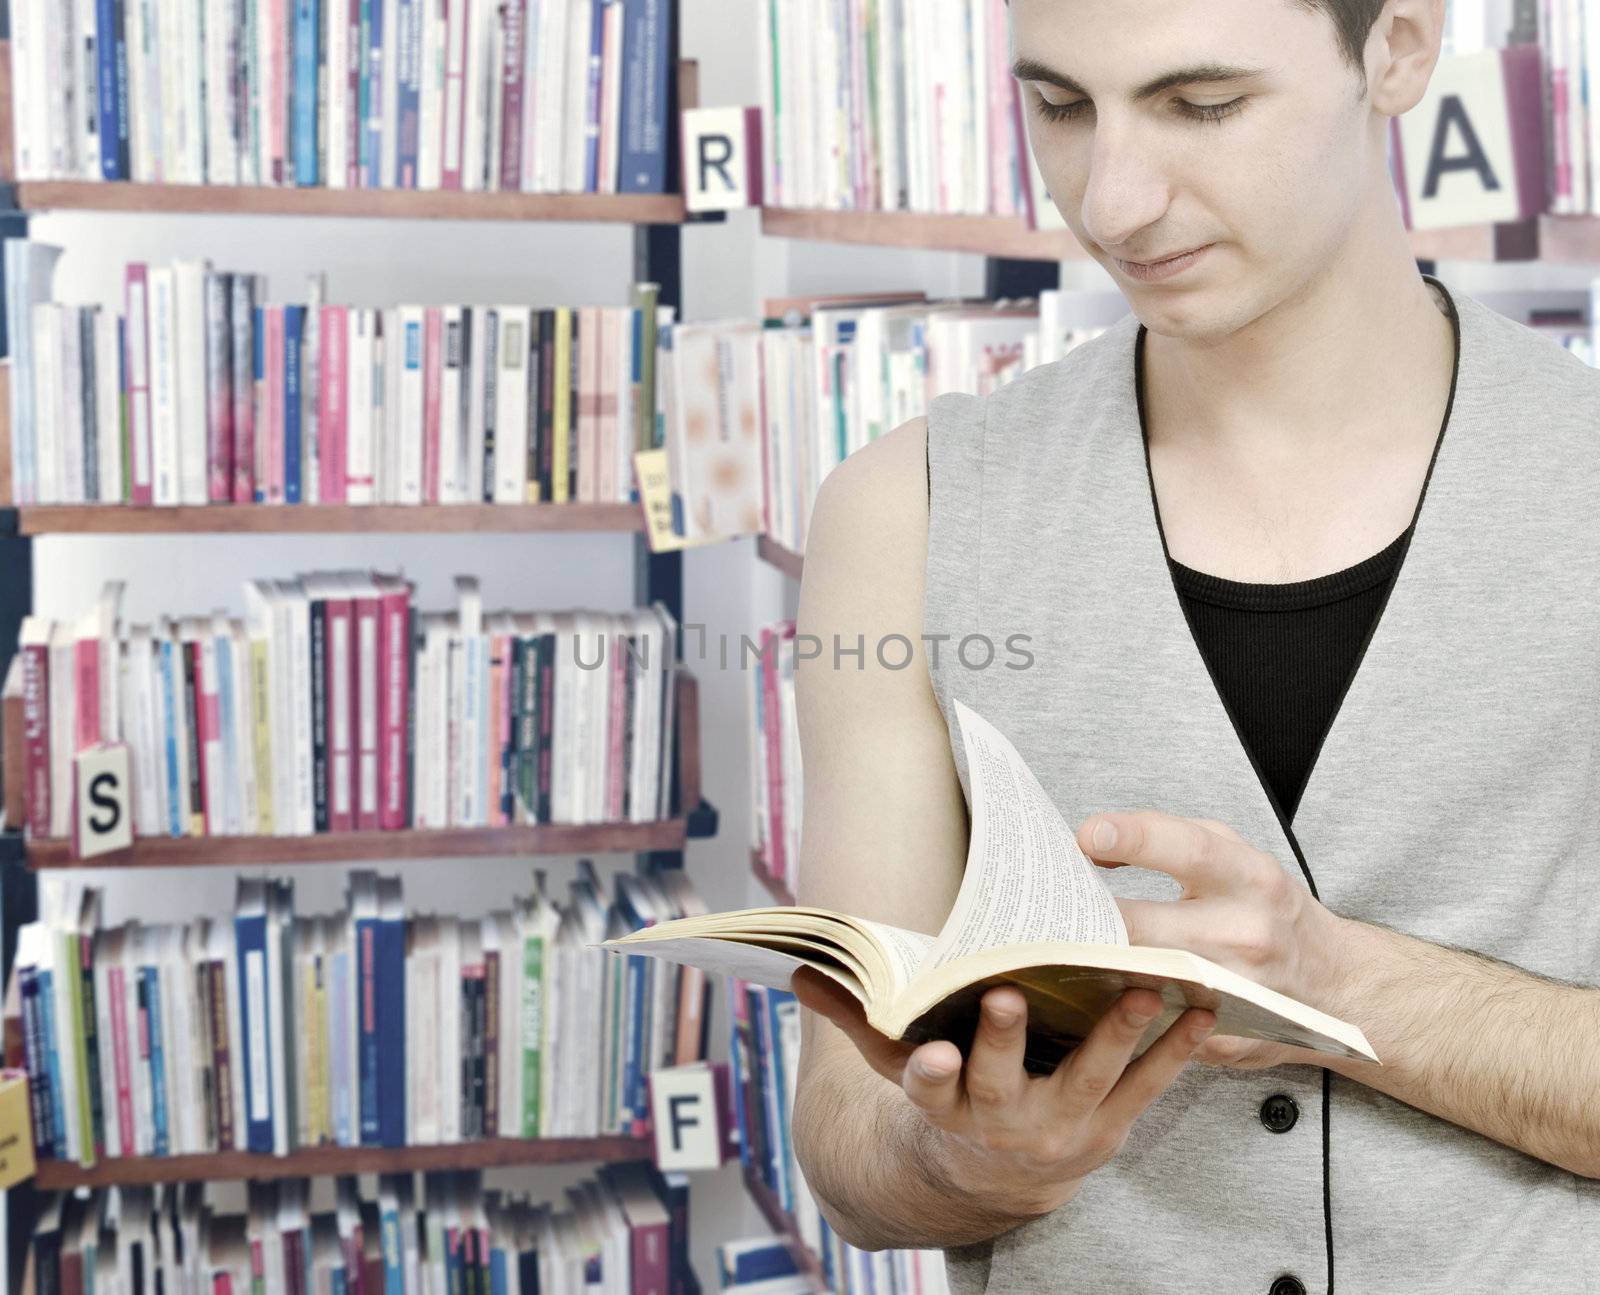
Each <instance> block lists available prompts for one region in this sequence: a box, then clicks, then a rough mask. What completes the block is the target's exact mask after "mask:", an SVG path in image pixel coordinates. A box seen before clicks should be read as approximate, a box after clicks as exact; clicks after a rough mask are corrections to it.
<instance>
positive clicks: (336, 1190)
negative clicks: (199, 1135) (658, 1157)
mask: <svg viewBox="0 0 1600 1295" xmlns="http://www.w3.org/2000/svg"><path fill="white" fill-rule="evenodd" d="M688 1229H689V1184H688V1179H687V1178H686V1177H685V1176H684V1175H683V1174H679V1173H666V1174H663V1173H662V1172H660V1171H659V1170H657V1169H656V1168H655V1167H654V1166H653V1165H652V1164H650V1162H649V1161H644V1160H641V1161H629V1162H625V1163H621V1164H614V1165H602V1166H600V1167H599V1168H598V1169H597V1170H596V1171H595V1174H594V1176H593V1177H585V1178H583V1179H580V1180H579V1181H578V1182H576V1183H575V1184H573V1185H572V1186H570V1187H567V1188H566V1189H565V1190H564V1191H563V1192H562V1193H561V1194H560V1196H558V1197H557V1198H555V1199H553V1200H535V1199H533V1198H532V1197H531V1196H530V1195H529V1194H528V1193H525V1192H509V1191H504V1190H501V1189H496V1188H485V1187H484V1185H483V1181H482V1175H481V1174H478V1173H475V1172H470V1171H459V1170H457V1171H448V1172H437V1173H432V1172H430V1173H427V1174H424V1175H423V1176H422V1184H421V1190H420V1192H419V1191H418V1188H417V1183H416V1179H415V1177H414V1176H413V1175H412V1174H408V1173H404V1174H382V1175H379V1177H378V1179H377V1183H376V1194H375V1195H363V1194H362V1191H361V1185H360V1182H359V1180H358V1179H357V1178H355V1177H353V1176H341V1177H338V1178H333V1179H315V1180H312V1179H304V1178H285V1179H280V1180H276V1181H274V1180H271V1179H269V1180H266V1181H256V1182H251V1183H249V1184H248V1187H247V1191H246V1193H245V1199H244V1208H243V1210H242V1211H241V1210H239V1209H238V1208H237V1207H234V1208H232V1209H229V1208H226V1207H224V1206H222V1205H221V1204H220V1203H219V1202H217V1201H216V1200H214V1199H213V1198H212V1193H211V1192H210V1190H209V1189H208V1188H207V1187H206V1186H205V1185H203V1184H200V1183H184V1184H163V1185H161V1186H158V1187H149V1186H136V1187H115V1188H105V1189H100V1190H97V1191H94V1192H91V1193H78V1194H71V1193H68V1194H60V1195H56V1194H52V1195H50V1196H47V1197H46V1198H44V1200H43V1201H42V1202H41V1206H40V1210H39V1214H38V1217H37V1219H36V1221H35V1224H34V1230H33V1238H32V1251H33V1271H34V1291H35V1293H36V1295H107V1293H108V1292H110V1293H116V1295H142V1293H143V1292H151V1291H168V1292H198V1291H206V1292H209V1295H460V1293H461V1292H481V1295H583V1293H584V1292H586V1291H603V1292H606V1295H669V1293H670V1295H698V1291H699V1289H700V1288H699V1284H698V1282H697V1280H696V1278H695V1275H694V1271H693V1268H692V1266H691V1265H690V1262H689V1256H688ZM591 1283H592V1284H591Z"/></svg>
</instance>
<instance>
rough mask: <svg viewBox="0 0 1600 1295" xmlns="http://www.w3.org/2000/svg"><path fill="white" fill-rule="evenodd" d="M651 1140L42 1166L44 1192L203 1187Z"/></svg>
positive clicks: (591, 1157)
mask: <svg viewBox="0 0 1600 1295" xmlns="http://www.w3.org/2000/svg"><path fill="white" fill-rule="evenodd" d="M653 1154H654V1144H653V1143H652V1141H651V1140H650V1139H649V1138H630V1137H605V1138H485V1139H483V1140H482V1141H476V1142H456V1143H448V1144H441V1145H436V1146H421V1147H308V1148H306V1149H304V1150H301V1151H292V1152H290V1153H289V1154H288V1155H286V1156H267V1155H260V1154H257V1153H253V1152H249V1151H221V1152H216V1153H213V1154H210V1155H200V1156H129V1157H122V1158H116V1159H110V1160H103V1161H101V1162H100V1163H99V1164H97V1165H95V1167H94V1168H93V1169H85V1168H83V1167H82V1166H81V1165H77V1164H73V1163H71V1162H70V1161H64V1160H41V1161H39V1167H38V1174H37V1175H36V1177H35V1178H34V1184H35V1186H37V1187H39V1188H40V1189H41V1190H43V1191H66V1190H69V1189H71V1188H74V1187H110V1186H113V1185H116V1184H132V1183H179V1182H203V1181H219V1180H229V1179H251V1178H309V1177H313V1176H317V1175H322V1174H365V1173H372V1174H376V1173H396V1172H404V1171H406V1170H423V1169H487V1168H491V1167H496V1166H501V1165H554V1164H569V1163H572V1162H575V1161H618V1160H648V1159H649V1158H650V1157H651V1156H652V1155H653Z"/></svg>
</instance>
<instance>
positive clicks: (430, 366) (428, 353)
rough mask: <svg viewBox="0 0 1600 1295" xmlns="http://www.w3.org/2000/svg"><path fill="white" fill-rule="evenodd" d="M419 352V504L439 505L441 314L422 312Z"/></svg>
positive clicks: (432, 308)
mask: <svg viewBox="0 0 1600 1295" xmlns="http://www.w3.org/2000/svg"><path fill="white" fill-rule="evenodd" d="M422 339H423V348H422V500H423V502H424V503H428V504H436V503H438V502H439V385H440V377H441V374H442V373H443V370H444V310H443V308H442V307H439V306H429V307H428V308H427V309H426V310H425V311H424V312H423V332H422Z"/></svg>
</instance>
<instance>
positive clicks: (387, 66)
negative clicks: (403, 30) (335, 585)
mask: <svg viewBox="0 0 1600 1295" xmlns="http://www.w3.org/2000/svg"><path fill="white" fill-rule="evenodd" d="M372 3H373V4H374V5H378V4H381V5H382V6H383V44H384V50H383V89H382V93H381V94H380V95H379V96H378V99H379V102H380V104H381V105H382V120H383V125H382V130H381V139H382V141H383V144H382V150H381V152H380V154H379V158H378V183H379V186H380V187H382V188H385V189H392V188H394V185H395V172H396V169H397V167H396V161H397V158H396V154H397V152H398V149H397V148H396V143H397V141H398V139H399V123H400V39H399V37H400V4H399V0H372ZM384 502H385V503H387V502H389V501H388V500H384Z"/></svg>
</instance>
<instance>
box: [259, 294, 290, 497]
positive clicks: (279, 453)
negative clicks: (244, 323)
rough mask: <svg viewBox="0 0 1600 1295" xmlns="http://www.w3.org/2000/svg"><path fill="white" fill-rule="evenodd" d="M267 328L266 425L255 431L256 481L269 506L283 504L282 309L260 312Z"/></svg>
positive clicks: (264, 376) (263, 403)
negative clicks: (258, 445)
mask: <svg viewBox="0 0 1600 1295" xmlns="http://www.w3.org/2000/svg"><path fill="white" fill-rule="evenodd" d="M261 315H262V320H263V322H264V323H265V325H266V330H267V336H266V351H265V356H264V359H265V363H264V364H263V365H262V372H263V382H264V384H265V388H266V389H265V391H264V392H263V393H262V394H263V400H262V412H263V414H264V415H265V418H266V425H265V426H264V427H262V428H260V429H258V436H259V437H260V440H261V463H262V466H263V468H264V469H265V470H264V471H263V472H259V473H257V476H256V480H257V481H263V482H265V485H266V493H265V495H264V496H263V497H264V498H265V500H266V502H267V503H269V504H281V503H282V502H283V382H284V373H283V365H284V348H283V307H282V306H268V307H267V308H266V309H265V310H263V311H262V312H261Z"/></svg>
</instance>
